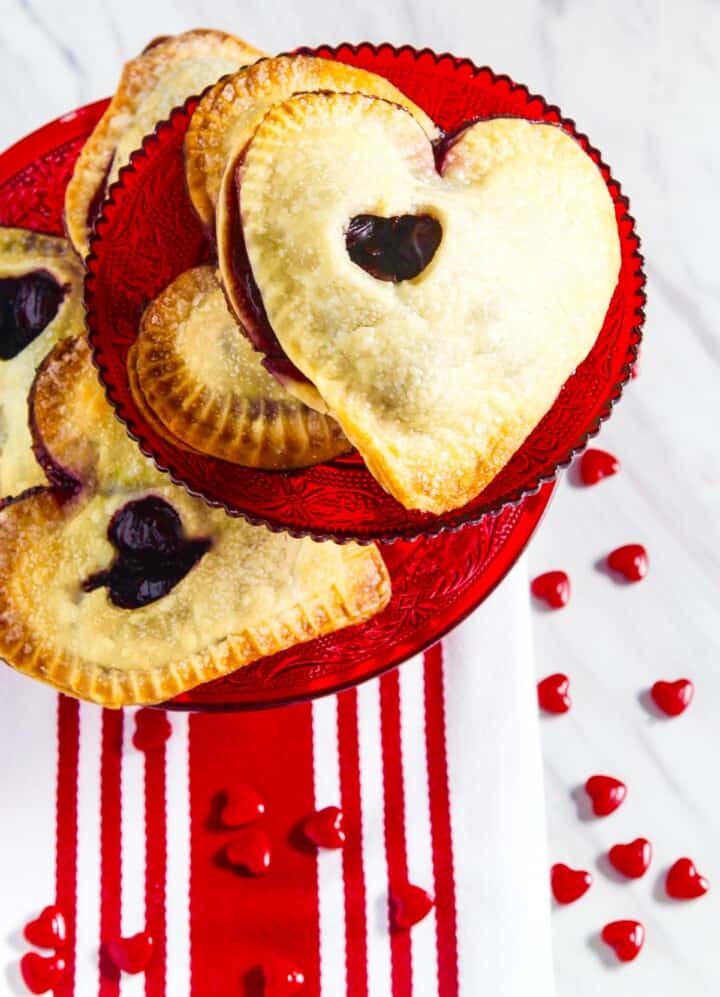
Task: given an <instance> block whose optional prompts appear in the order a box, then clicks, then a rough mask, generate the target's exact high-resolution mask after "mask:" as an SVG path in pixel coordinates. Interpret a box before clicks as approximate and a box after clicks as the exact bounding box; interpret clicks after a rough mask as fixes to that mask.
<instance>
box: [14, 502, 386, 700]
mask: <svg viewBox="0 0 720 997" xmlns="http://www.w3.org/2000/svg"><path fill="white" fill-rule="evenodd" d="M389 594H390V588H389V581H388V576H387V571H386V569H385V566H384V564H383V562H382V558H381V557H380V554H379V553H378V551H377V549H376V548H375V547H359V546H357V545H353V544H348V545H345V546H340V545H337V544H333V543H324V544H317V543H315V542H313V541H312V540H307V539H306V540H296V539H294V538H292V537H290V536H288V535H287V534H278V533H271V532H270V531H269V530H266V529H264V528H262V527H257V526H250V525H249V524H248V523H245V522H244V521H242V520H239V519H232V518H230V517H229V516H227V515H226V514H225V513H224V512H222V511H219V510H217V509H210V508H209V507H208V506H207V505H206V504H205V503H204V502H202V501H200V500H199V499H193V498H191V497H190V496H189V495H187V494H186V493H185V492H184V491H183V490H182V489H181V488H176V487H174V486H172V485H167V486H165V487H164V488H155V489H151V490H138V491H129V492H115V491H110V492H101V493H92V492H86V491H80V492H77V493H75V494H74V495H69V494H68V493H67V492H63V491H61V490H58V489H48V490H42V491H40V492H38V493H35V494H32V495H30V496H29V497H27V498H25V499H22V500H20V501H19V502H16V503H14V504H11V505H9V506H7V507H6V508H5V509H3V510H2V511H0V656H2V657H3V658H5V659H6V660H7V661H8V663H9V664H11V665H12V666H13V667H14V668H16V669H17V670H18V671H21V672H25V673H26V674H28V675H32V676H33V677H34V678H38V679H41V680H42V681H43V682H48V683H50V684H51V685H53V686H55V687H56V688H58V689H61V690H63V691H64V692H66V693H69V694H70V695H73V696H79V697H81V698H83V699H89V700H91V701H92V702H95V703H99V704H101V705H103V706H109V707H120V706H126V705H128V704H133V703H157V702H161V701H163V700H166V699H169V698H171V697H172V696H175V695H177V694H178V693H180V692H183V691H185V690H187V689H191V688H192V687H193V686H196V685H198V684H200V683H202V682H207V681H209V680H210V679H214V678H217V677H218V676H220V675H225V674H227V673H228V672H230V671H233V670H234V669H236V668H240V667H242V666H243V665H246V664H249V663H250V662H252V661H255V660H256V659H258V658H261V657H263V656H264V655H267V654H273V653H274V652H276V651H280V650H283V649H284V648H287V647H290V646H292V645H293V644H297V643H300V642H302V641H306V640H310V639H312V638H313V637H317V636H320V635H321V634H325V633H329V632H331V631H333V630H338V629H340V628H341V627H345V626H348V625H350V624H353V623H359V622H362V621H363V620H366V619H368V618H369V617H371V616H373V615H374V614H375V613H377V612H378V611H379V610H380V609H382V608H383V606H385V605H386V603H387V601H388V599H389Z"/></svg>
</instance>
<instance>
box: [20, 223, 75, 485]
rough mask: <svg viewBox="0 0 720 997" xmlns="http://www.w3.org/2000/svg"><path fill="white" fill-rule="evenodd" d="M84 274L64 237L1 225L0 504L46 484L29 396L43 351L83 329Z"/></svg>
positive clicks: (44, 352) (43, 354) (45, 351)
mask: <svg viewBox="0 0 720 997" xmlns="http://www.w3.org/2000/svg"><path fill="white" fill-rule="evenodd" d="M82 276H83V271H82V265H81V263H80V260H79V259H78V258H77V256H76V255H75V253H74V252H73V251H72V248H71V246H70V244H69V243H68V242H67V241H66V240H65V239H58V238H55V237H54V236H50V235H41V234H40V233H38V232H30V231H28V230H27V229H20V228H7V227H0V502H2V500H3V499H4V498H8V497H10V496H12V495H17V494H18V493H19V492H21V491H24V490H25V489H26V488H31V487H33V486H34V485H39V484H44V482H45V476H44V474H43V473H42V469H41V467H40V466H39V464H38V463H37V461H36V460H35V457H34V455H33V452H32V439H31V435H30V428H29V425H28V392H29V391H30V386H31V384H32V381H33V378H34V377H35V369H36V367H37V366H38V364H39V363H40V361H41V360H42V359H43V357H44V356H45V354H46V353H47V352H48V350H50V349H51V348H52V346H53V345H54V344H55V343H56V342H57V341H58V340H60V339H62V338H63V337H64V336H68V335H77V334H78V333H79V332H82V331H83V329H84V314H83V306H82Z"/></svg>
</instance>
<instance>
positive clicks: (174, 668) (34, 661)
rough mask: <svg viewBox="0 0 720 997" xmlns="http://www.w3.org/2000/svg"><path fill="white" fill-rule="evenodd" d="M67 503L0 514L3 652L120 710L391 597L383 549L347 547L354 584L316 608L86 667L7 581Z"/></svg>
mask: <svg viewBox="0 0 720 997" xmlns="http://www.w3.org/2000/svg"><path fill="white" fill-rule="evenodd" d="M64 501H67V498H66V497H64V496H63V495H62V493H61V492H59V491H57V490H53V489H46V490H43V491H41V492H38V493H36V494H34V495H31V496H29V497H28V498H26V499H23V500H21V501H19V502H17V503H15V504H14V505H11V506H8V507H6V508H5V509H4V510H2V511H0V657H2V658H4V659H5V660H6V661H7V663H8V664H9V665H10V666H11V667H13V668H14V669H16V670H17V671H19V672H22V673H23V674H25V675H29V676H31V677H32V678H35V679H38V680H40V681H41V682H44V683H46V684H47V685H50V686H52V687H54V688H56V689H59V690H60V691H62V692H65V693H67V694H69V695H71V696H75V697H77V698H79V699H85V700H88V701H89V702H92V703H96V704H98V705H100V706H104V707H107V708H111V709H119V708H121V707H123V706H129V705H136V704H137V705H141V704H148V705H149V704H154V703H161V702H164V701H166V700H169V699H172V698H173V697H174V696H177V695H179V694H180V693H182V692H187V691H188V690H190V689H193V688H194V687H195V686H198V685H201V684H203V683H205V682H210V681H212V680H213V679H216V678H219V677H221V676H223V675H226V674H228V673H229V672H232V671H235V670H236V669H238V668H242V667H244V666H245V665H249V664H251V663H252V662H254V661H257V660H258V659H260V658H263V657H266V656H268V655H271V654H276V653H277V652H279V651H283V650H286V649H287V648H289V647H292V646H294V645H295V644H300V643H304V642H306V641H309V640H313V639H314V638H315V637H321V636H322V635H323V634H327V633H331V632H334V631H336V630H340V629H341V628H343V627H346V626H350V625H354V624H356V623H363V622H365V621H366V620H368V619H370V618H371V617H372V616H374V615H375V614H376V613H379V612H380V611H381V610H382V609H384V608H385V606H386V605H387V604H388V602H389V600H390V595H391V590H390V579H389V575H388V572H387V568H386V567H385V563H384V561H383V559H382V557H381V555H380V553H379V551H378V550H377V548H375V547H357V546H350V547H346V548H344V551H345V556H346V557H347V559H348V561H349V562H350V563H353V564H354V569H355V570H354V571H353V572H352V573H350V572H348V574H349V575H350V584H349V585H348V586H347V587H346V588H345V589H343V588H342V587H341V585H340V584H338V583H337V582H336V583H334V584H333V586H332V588H331V590H330V592H329V593H327V595H326V596H324V597H322V598H321V597H318V598H316V600H315V604H314V605H313V607H312V608H311V609H310V610H305V609H304V608H303V607H302V606H294V607H293V608H292V609H289V610H287V611H286V612H285V613H283V614H282V615H281V616H279V617H278V618H277V619H276V620H273V621H272V623H270V624H266V625H265V626H263V627H252V628H249V629H239V630H238V631H237V632H235V633H232V634H229V635H228V636H227V637H226V638H225V639H223V640H220V641H217V642H216V643H215V644H214V645H213V646H211V647H208V648H206V649H204V650H203V651H201V652H198V653H196V654H193V655H191V656H190V657H188V658H187V659H186V660H184V661H181V662H176V663H174V664H173V665H168V664H164V665H162V666H161V667H158V668H155V669H152V668H145V669H128V670H120V669H109V668H102V667H95V668H91V667H87V665H85V664H83V663H82V662H81V661H80V660H78V659H77V657H74V658H72V659H70V660H65V659H63V658H62V656H61V655H60V654H58V653H57V652H54V651H52V650H51V649H50V648H49V647H44V646H42V645H38V643H37V641H36V640H35V638H34V635H33V634H32V633H29V632H28V631H27V629H26V628H25V626H24V625H23V620H22V619H21V617H20V614H19V613H18V612H17V610H16V607H15V606H13V604H12V600H11V599H10V598H9V593H8V590H7V586H6V585H5V584H4V575H5V570H4V569H5V565H7V564H8V562H11V561H12V559H13V557H14V556H15V552H16V550H17V547H18V545H19V544H22V542H23V537H24V535H25V533H26V531H27V530H31V529H33V528H45V527H46V524H48V523H52V522H53V521H54V520H57V519H58V518H62V516H63V502H64Z"/></svg>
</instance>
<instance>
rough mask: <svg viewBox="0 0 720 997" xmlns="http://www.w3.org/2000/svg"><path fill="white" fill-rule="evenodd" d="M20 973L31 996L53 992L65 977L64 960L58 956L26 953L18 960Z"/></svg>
mask: <svg viewBox="0 0 720 997" xmlns="http://www.w3.org/2000/svg"><path fill="white" fill-rule="evenodd" d="M20 973H21V975H22V978H23V980H24V981H25V986H26V987H27V988H28V990H29V991H30V993H31V994H44V993H47V991H48V990H54V989H55V987H56V986H57V985H58V984H59V983H60V982H61V981H62V978H63V976H64V975H65V960H64V959H63V957H62V956H60V955H38V954H37V952H28V953H27V955H24V956H23V957H22V959H21V960H20Z"/></svg>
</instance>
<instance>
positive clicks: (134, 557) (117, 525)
mask: <svg viewBox="0 0 720 997" xmlns="http://www.w3.org/2000/svg"><path fill="white" fill-rule="evenodd" d="M107 535H108V540H109V541H110V543H111V544H112V545H113V547H115V549H116V550H117V557H116V558H115V560H114V561H113V563H112V564H111V565H110V567H109V568H107V569H106V570H105V571H98V572H97V573H96V574H94V575H91V576H90V577H89V578H87V579H86V580H85V581H84V582H83V589H84V590H85V591H86V592H92V591H93V590H94V589H97V588H101V587H102V586H106V587H107V589H108V595H109V597H110V601H111V602H112V603H114V605H116V606H119V607H120V608H121V609H139V608H140V606H147V604H148V603H150V602H155V600H156V599H161V598H162V597H163V596H165V595H167V594H168V592H170V591H171V589H173V588H174V587H175V586H176V585H177V584H178V582H180V581H181V580H182V579H183V578H184V577H185V575H186V574H187V573H188V571H190V569H191V568H192V567H193V566H194V565H195V564H197V562H198V561H199V560H200V558H201V557H202V556H203V555H204V554H206V553H207V552H208V550H209V549H210V541H209V540H206V539H201V540H189V539H187V537H185V535H184V531H183V527H182V522H181V520H180V516H179V515H178V514H177V512H176V511H175V509H173V507H172V506H171V505H170V504H169V503H168V502H166V501H165V500H164V499H161V498H158V497H156V496H153V495H150V496H148V497H147V498H143V499H138V500H137V501H135V502H128V504H127V505H125V506H123V507H122V509H118V511H117V512H116V513H115V515H114V516H113V518H112V519H111V520H110V525H109V527H108V533H107Z"/></svg>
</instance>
